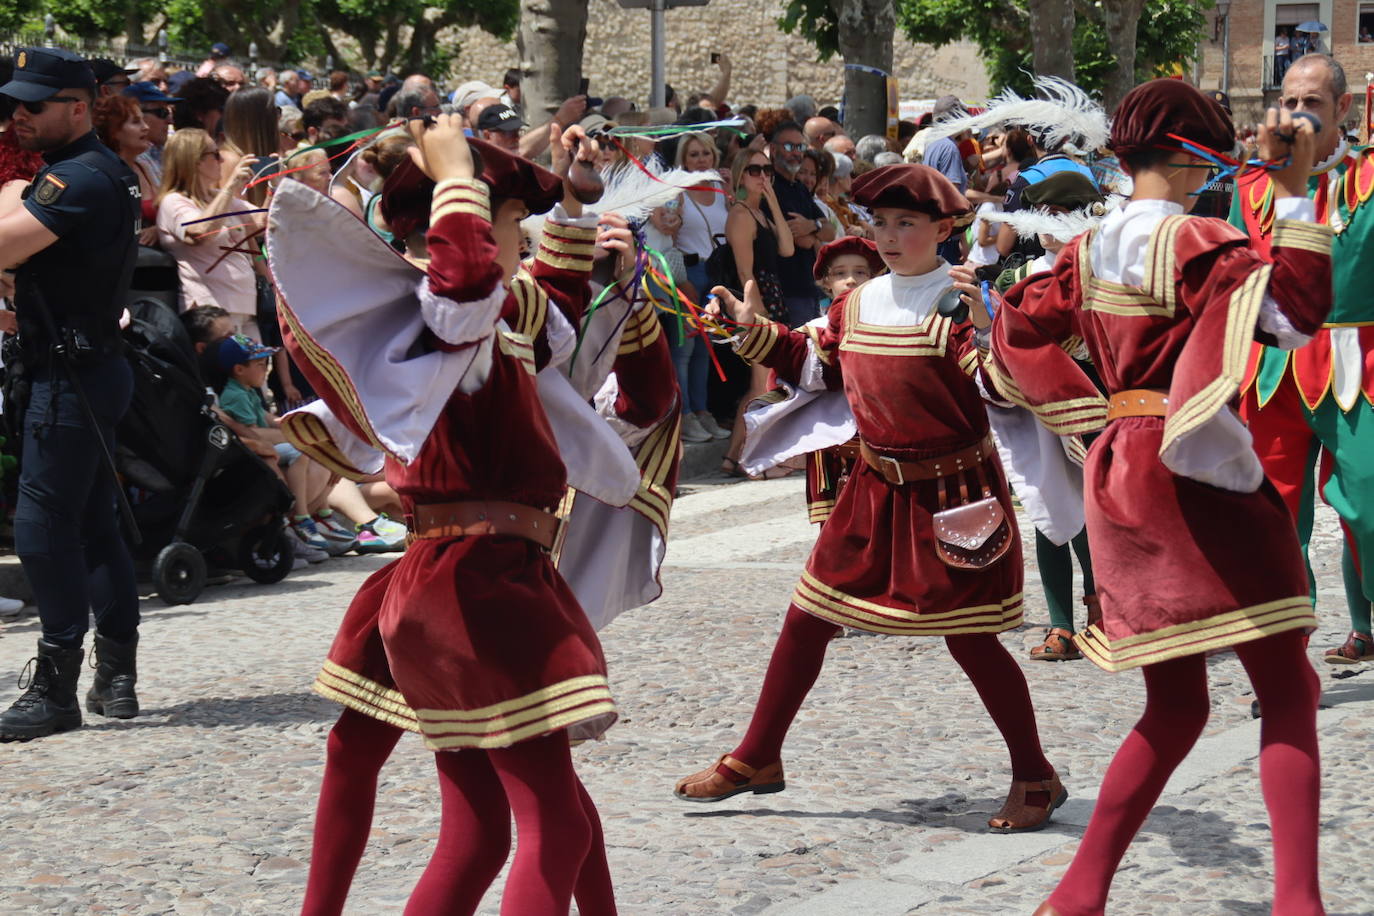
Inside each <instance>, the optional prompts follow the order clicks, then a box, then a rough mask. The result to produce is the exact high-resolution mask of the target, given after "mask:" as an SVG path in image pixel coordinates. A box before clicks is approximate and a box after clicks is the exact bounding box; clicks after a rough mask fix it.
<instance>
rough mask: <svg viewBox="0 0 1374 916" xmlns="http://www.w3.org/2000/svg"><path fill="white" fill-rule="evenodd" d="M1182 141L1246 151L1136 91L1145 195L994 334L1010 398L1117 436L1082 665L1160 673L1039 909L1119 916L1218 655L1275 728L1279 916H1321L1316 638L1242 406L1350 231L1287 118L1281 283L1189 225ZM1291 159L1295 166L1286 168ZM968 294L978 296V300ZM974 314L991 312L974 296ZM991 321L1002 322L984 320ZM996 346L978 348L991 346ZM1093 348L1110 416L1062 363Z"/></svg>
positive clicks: (1210, 233)
mask: <svg viewBox="0 0 1374 916" xmlns="http://www.w3.org/2000/svg"><path fill="white" fill-rule="evenodd" d="M1180 138H1182V139H1186V140H1188V141H1192V142H1193V143H1196V144H1200V145H1202V146H1205V147H1208V148H1211V149H1214V150H1229V149H1230V148H1231V146H1232V144H1233V142H1234V139H1235V135H1234V130H1233V128H1232V125H1231V119H1230V117H1229V116H1228V115H1227V114H1226V113H1225V112H1224V111H1222V109H1221V108H1220V106H1218V105H1217V104H1216V102H1214V101H1212V100H1211V99H1209V98H1207V97H1205V96H1203V95H1202V94H1201V93H1200V92H1198V91H1197V90H1196V89H1194V88H1192V87H1191V86H1189V85H1187V84H1186V83H1184V82H1182V81H1181V80H1172V79H1161V80H1155V81H1153V82H1150V83H1146V84H1144V85H1143V86H1139V87H1137V88H1136V89H1134V90H1133V91H1131V92H1130V93H1129V94H1128V95H1127V96H1126V98H1125V99H1123V100H1122V102H1121V105H1120V107H1119V108H1118V109H1117V112H1116V117H1115V120H1114V122H1113V126H1112V138H1111V146H1112V149H1113V150H1114V151H1115V152H1116V154H1117V155H1118V156H1119V157H1120V158H1121V161H1122V162H1123V164H1124V165H1125V166H1126V168H1127V170H1128V171H1129V172H1131V174H1132V176H1133V178H1134V180H1135V192H1134V194H1133V196H1132V198H1131V201H1130V203H1128V204H1127V205H1126V206H1125V207H1124V208H1122V209H1121V210H1118V211H1115V212H1113V213H1111V214H1109V215H1108V216H1107V217H1106V219H1104V220H1103V221H1102V223H1101V224H1100V225H1099V226H1098V227H1097V228H1095V229H1092V230H1090V231H1089V232H1087V233H1085V234H1084V235H1082V236H1080V237H1079V238H1078V239H1077V240H1075V241H1074V242H1073V243H1071V244H1070V245H1069V246H1068V247H1067V248H1065V249H1064V251H1063V252H1062V254H1061V255H1060V257H1059V259H1058V260H1057V261H1056V262H1055V265H1054V269H1053V271H1052V272H1050V273H1046V274H1039V275H1037V276H1035V277H1031V278H1029V279H1027V280H1025V281H1023V282H1022V283H1021V284H1019V285H1018V286H1016V287H1013V288H1012V289H1011V290H1010V291H1009V292H1008V299H1007V305H1006V306H1004V307H1003V308H1001V309H1000V310H999V311H998V313H997V317H996V320H995V322H994V323H993V325H992V334H991V343H992V351H993V354H994V356H995V364H994V365H993V366H991V367H990V370H989V371H990V374H991V375H992V376H993V382H994V384H995V385H996V386H997V388H998V390H1000V391H1001V392H1002V393H1003V394H1004V395H1006V396H1007V397H1008V398H1009V399H1011V400H1012V401H1014V402H1016V403H1019V404H1021V405H1022V406H1025V407H1029V408H1030V409H1031V410H1033V411H1035V413H1036V414H1037V416H1038V417H1040V419H1041V421H1042V422H1044V423H1045V424H1046V425H1047V426H1049V427H1050V428H1051V429H1052V430H1054V431H1055V432H1059V433H1061V434H1066V435H1067V434H1074V433H1085V432H1090V431H1092V430H1094V429H1097V428H1100V427H1101V426H1102V425H1103V422H1104V420H1105V422H1106V431H1105V432H1104V433H1103V434H1102V435H1101V437H1099V438H1098V439H1097V440H1096V441H1095V442H1094V443H1093V445H1092V447H1091V450H1090V451H1089V453H1088V460H1087V464H1086V466H1085V468H1084V476H1085V490H1086V494H1087V519H1088V525H1087V527H1088V537H1089V540H1090V542H1091V545H1092V554H1093V569H1094V572H1095V574H1096V576H1097V585H1098V594H1099V596H1100V597H1101V602H1102V620H1101V622H1099V623H1096V624H1094V625H1092V626H1090V627H1088V628H1087V629H1086V630H1083V631H1082V632H1080V633H1079V634H1078V635H1077V636H1076V637H1075V641H1076V642H1077V643H1078V645H1079V647H1080V648H1081V649H1082V651H1083V654H1085V655H1087V656H1088V657H1089V658H1090V659H1092V660H1093V661H1094V662H1096V663H1097V664H1098V665H1100V666H1101V667H1103V668H1105V669H1107V670H1109V671H1120V670H1124V669H1127V668H1134V667H1142V670H1143V673H1144V677H1145V691H1146V701H1145V714H1144V716H1143V717H1142V718H1141V719H1140V721H1139V722H1138V723H1136V726H1135V728H1134V729H1133V730H1132V731H1131V733H1130V735H1128V736H1127V738H1126V740H1125V742H1124V743H1123V744H1122V746H1121V750H1120V751H1118V752H1117V755H1116V757H1115V758H1114V759H1113V760H1112V763H1111V766H1110V767H1109V768H1108V770H1107V774H1106V776H1105V778H1104V780H1103V783H1102V790H1101V792H1100V793H1099V795H1098V800H1097V805H1096V807H1095V808H1094V810H1093V816H1092V821H1091V822H1090V823H1089V825H1088V829H1087V832H1086V833H1085V834H1084V836H1083V842H1082V843H1080V844H1079V846H1078V853H1077V855H1076V856H1075V857H1074V861H1073V864H1072V865H1071V866H1070V867H1069V870H1068V872H1067V873H1066V874H1065V875H1064V878H1063V879H1062V880H1061V881H1060V883H1059V886H1058V887H1057V888H1056V889H1055V891H1054V893H1053V894H1051V895H1050V898H1049V900H1048V901H1046V902H1045V903H1044V904H1043V905H1042V906H1041V908H1040V909H1039V910H1037V912H1038V913H1042V914H1051V913H1053V914H1059V916H1080V914H1098V913H1102V912H1103V910H1104V908H1105V906H1106V903H1107V891H1108V888H1109V887H1110V885H1111V880H1112V876H1113V875H1114V874H1115V872H1116V869H1117V866H1118V864H1119V862H1120V861H1121V857H1122V856H1123V855H1124V854H1125V852H1126V848H1127V846H1128V845H1129V844H1130V842H1131V839H1132V837H1134V836H1135V834H1136V832H1137V831H1138V830H1139V829H1140V826H1141V824H1142V823H1143V822H1144V820H1145V817H1146V815H1148V814H1149V811H1150V808H1151V807H1152V806H1153V805H1154V803H1155V800H1156V799H1157V798H1158V797H1159V793H1160V792H1161V791H1162V790H1163V788H1164V785H1165V783H1166V782H1167V781H1168V779H1169V775H1170V774H1171V773H1172V772H1173V771H1174V768H1175V767H1177V766H1178V764H1179V763H1180V762H1181V761H1182V760H1183V758H1184V757H1185V756H1186V755H1187V753H1188V751H1189V749H1190V748H1191V747H1192V746H1193V743H1194V742H1195V741H1196V740H1197V738H1198V735H1199V734H1200V733H1201V732H1202V728H1203V726H1204V725H1205V724H1206V722H1207V716H1208V712H1209V711H1210V706H1209V703H1208V699H1207V666H1206V653H1208V652H1215V651H1217V650H1221V649H1229V648H1233V649H1234V650H1235V651H1236V654H1237V655H1239V656H1240V661H1241V664H1243V665H1244V666H1245V671H1246V673H1247V674H1248V675H1249V677H1250V682H1251V683H1252V684H1253V685H1254V688H1255V695H1256V696H1257V697H1258V698H1259V702H1260V705H1261V707H1262V708H1263V710H1264V720H1263V724H1262V726H1261V731H1260V783H1261V786H1262V787H1263V791H1264V799H1265V803H1266V804H1267V806H1268V808H1269V817H1270V824H1271V827H1272V835H1273V842H1274V904H1273V910H1274V912H1275V913H1281V914H1283V916H1311V914H1317V913H1321V912H1322V902H1321V893H1320V889H1319V887H1318V882H1317V823H1318V817H1317V805H1318V798H1319V788H1320V786H1319V783H1320V773H1319V766H1318V752H1317V734H1316V708H1317V696H1318V692H1319V691H1318V682H1317V677H1316V674H1315V672H1313V670H1312V666H1311V664H1310V663H1309V662H1308V660H1307V656H1306V653H1305V651H1304V638H1303V635H1304V632H1305V631H1310V629H1311V628H1312V627H1313V626H1314V625H1315V623H1316V621H1315V619H1314V617H1313V615H1312V608H1311V605H1310V602H1309V599H1308V586H1307V577H1306V573H1305V571H1304V568H1303V559H1302V552H1301V551H1300V549H1299V547H1298V542H1297V537H1296V534H1295V533H1294V530H1293V525H1292V519H1291V517H1290V516H1289V514H1288V510H1287V508H1286V507H1285V506H1284V503H1283V501H1282V499H1281V498H1280V497H1279V494H1278V492H1277V491H1276V490H1275V489H1274V487H1273V486H1272V485H1271V484H1270V483H1269V482H1268V481H1267V480H1266V479H1265V478H1264V474H1263V472H1262V470H1261V468H1260V465H1259V462H1258V459H1257V458H1256V456H1255V453H1254V449H1253V445H1252V442H1251V439H1250V434H1249V431H1248V430H1247V429H1246V428H1245V427H1244V426H1243V425H1242V424H1241V422H1240V420H1239V419H1238V418H1237V416H1236V413H1235V410H1234V404H1235V402H1236V398H1237V392H1238V390H1239V386H1240V384H1241V381H1242V379H1243V376H1244V372H1245V362H1246V357H1247V355H1248V353H1249V349H1250V342H1251V340H1254V339H1259V340H1262V341H1264V342H1267V343H1270V344H1272V345H1277V346H1280V347H1284V348H1293V347H1297V346H1301V345H1302V344H1303V343H1304V342H1305V341H1306V340H1308V339H1309V338H1310V335H1312V334H1313V333H1314V332H1316V330H1317V329H1318V328H1319V327H1321V323H1322V321H1323V319H1324V318H1325V316H1326V313H1327V311H1328V310H1329V309H1330V307H1331V258H1330V251H1331V231H1330V229H1329V228H1328V227H1326V226H1323V225H1317V224H1314V223H1313V222H1312V219H1313V207H1312V204H1311V202H1310V201H1309V200H1308V199H1307V197H1306V188H1307V176H1308V172H1309V171H1310V167H1311V164H1312V153H1313V140H1312V134H1311V131H1310V125H1307V124H1303V126H1302V127H1301V129H1295V127H1294V124H1293V122H1292V121H1291V119H1290V118H1289V116H1288V113H1287V112H1282V113H1280V112H1279V111H1278V110H1277V109H1274V110H1271V111H1270V112H1269V116H1268V122H1267V124H1266V125H1264V126H1262V127H1261V128H1260V133H1259V140H1260V152H1261V155H1262V156H1263V157H1264V158H1266V159H1270V160H1274V161H1278V162H1283V161H1285V160H1286V161H1287V162H1288V164H1287V166H1286V167H1284V168H1281V169H1280V170H1278V171H1274V172H1272V173H1271V174H1272V176H1273V180H1274V187H1275V190H1276V193H1277V195H1278V197H1280V198H1281V199H1280V200H1278V201H1277V202H1276V210H1277V216H1278V219H1277V220H1276V222H1275V228H1274V234H1273V263H1272V264H1269V263H1266V262H1265V260H1264V258H1262V257H1261V256H1260V255H1259V254H1258V253H1257V252H1256V251H1255V250H1254V249H1253V248H1252V247H1251V245H1250V241H1249V239H1248V238H1246V236H1245V235H1244V234H1243V233H1241V232H1240V231H1238V230H1236V229H1234V228H1232V227H1231V226H1229V225H1228V224H1226V223H1224V222H1222V221H1221V220H1216V219H1205V218H1201V217H1190V216H1188V215H1186V209H1187V207H1189V206H1191V204H1192V202H1193V201H1195V200H1196V199H1197V198H1196V197H1195V196H1192V194H1193V192H1195V191H1197V190H1199V189H1200V188H1201V186H1202V185H1203V183H1204V182H1205V180H1206V176H1207V174H1208V173H1207V171H1206V169H1205V167H1199V166H1201V165H1202V160H1201V159H1199V158H1197V157H1195V156H1191V155H1189V153H1188V152H1186V150H1185V148H1184V146H1183V144H1182V143H1181V142H1180ZM1290 153H1291V158H1289V156H1290ZM966 291H967V292H971V291H972V289H971V288H968V289H967V290H966ZM969 298H972V297H969ZM973 315H974V321H975V322H976V323H978V324H980V325H986V324H987V317H986V315H985V314H984V313H983V311H982V306H981V304H980V303H979V302H978V301H976V300H975V301H974V302H973ZM982 333H983V332H980V336H981V335H982ZM1071 337H1079V338H1081V339H1082V340H1083V341H1084V342H1085V343H1086V344H1087V347H1088V350H1089V351H1090V353H1091V354H1092V361H1093V364H1094V365H1095V366H1096V367H1097V369H1098V372H1099V373H1100V374H1101V377H1102V380H1103V382H1105V383H1106V386H1107V390H1108V391H1109V392H1112V394H1111V395H1110V396H1109V397H1108V398H1107V399H1106V400H1105V401H1104V400H1103V399H1102V397H1101V396H1100V395H1099V394H1098V392H1097V389H1096V388H1095V387H1094V386H1093V384H1092V383H1091V382H1090V381H1089V380H1088V378H1087V376H1085V375H1084V374H1083V373H1082V372H1081V371H1080V370H1079V369H1078V367H1077V366H1076V365H1075V364H1074V362H1073V360H1072V359H1071V358H1070V357H1069V355H1068V354H1067V353H1066V352H1065V351H1064V349H1063V348H1062V346H1061V344H1062V343H1063V342H1064V341H1066V340H1068V339H1069V338H1071Z"/></svg>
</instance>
